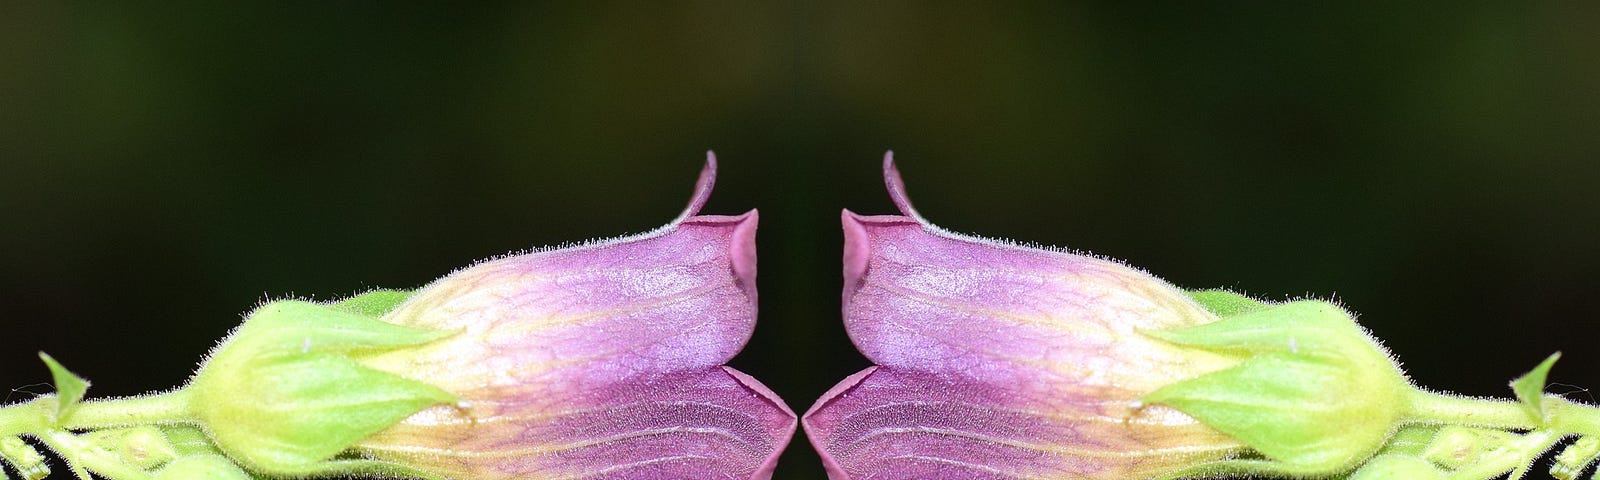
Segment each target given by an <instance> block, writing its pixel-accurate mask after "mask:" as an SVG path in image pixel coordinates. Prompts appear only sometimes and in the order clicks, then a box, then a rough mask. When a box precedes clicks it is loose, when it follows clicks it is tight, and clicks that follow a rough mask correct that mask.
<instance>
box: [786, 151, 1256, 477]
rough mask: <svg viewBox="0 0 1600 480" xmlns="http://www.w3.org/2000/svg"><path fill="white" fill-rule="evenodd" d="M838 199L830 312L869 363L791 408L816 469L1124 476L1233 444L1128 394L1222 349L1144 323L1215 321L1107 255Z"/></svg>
mask: <svg viewBox="0 0 1600 480" xmlns="http://www.w3.org/2000/svg"><path fill="white" fill-rule="evenodd" d="M884 175H885V177H886V178H885V181H886V183H887V185H888V190H889V194H890V196H891V197H892V198H893V199H894V202H895V204H896V205H898V206H899V208H900V211H901V213H902V215H887V216H862V215H857V214H855V213H852V212H850V211H848V210H846V211H845V212H844V215H843V217H844V218H843V221H844V233H845V248H844V277H845V287H844V321H845V327H846V329H847V330H848V331H849V334H850V338H851V340H852V341H854V342H855V345H856V347H857V348H858V349H860V350H861V352H862V353H863V354H865V355H866V356H867V358H868V359H871V360H872V361H873V362H874V363H876V364H877V365H878V366H874V367H872V368H869V369H867V370H865V371H863V372H860V373H858V374H856V375H853V376H851V377H849V378H847V379H845V380H844V382H842V383H840V384H839V385H838V386H835V387H834V388H833V389H832V390H830V391H829V392H828V393H826V394H825V395H824V396H823V397H822V398H821V399H819V400H818V401H817V402H816V404H815V405H814V406H813V407H812V408H811V410H810V411H809V412H807V413H806V414H805V416H804V419H803V423H804V425H805V428H806V433H807V435H808V436H809V438H810V440H811V443H812V444H813V445H814V446H815V447H816V449H817V451H818V452H820V453H821V455H822V457H823V460H824V463H825V464H826V467H827V469H828V473H829V478H832V479H835V480H843V479H868V478H886V479H912V478H915V479H922V480H931V479H961V480H977V479H1015V478H1083V479H1117V480H1125V479H1133V478H1149V477H1153V476H1158V475H1161V474H1164V473H1170V472H1172V471H1174V470H1176V469H1178V468H1181V467H1182V466H1185V465H1192V464H1196V463H1200V462H1203V461H1207V460H1217V459H1222V458H1225V457H1227V456H1229V455H1230V454H1233V453H1235V452H1238V451H1240V450H1241V449H1242V446H1241V444H1240V443H1239V442H1238V441H1237V440H1235V439H1233V438H1231V437H1229V436H1227V435H1224V434H1221V433H1219V432H1217V431H1216V430H1214V429H1212V428H1210V427H1207V426H1206V425H1204V424H1201V423H1199V422H1197V421H1196V420H1194V419H1193V418H1191V417H1189V416H1186V415H1184V414H1183V413H1180V412H1178V411H1177V410H1174V409H1172V408H1169V407H1166V406H1163V405H1145V404H1142V403H1140V402H1139V401H1138V399H1139V398H1141V396H1143V395H1145V394H1147V393H1150V392H1151V391H1154V390H1156V389H1158V388H1160V387H1162V386H1164V385H1168V384H1171V383H1174V382H1177V381H1180V380H1185V379H1189V378H1193V377H1195V376H1198V375H1201V374H1205V373H1208V372H1212V371H1215V370H1218V369H1221V368H1225V367H1227V366H1229V365H1232V364H1233V363H1235V362H1236V361H1237V360H1236V359H1232V358H1229V357H1225V356H1223V355H1220V354H1214V353H1209V352H1204V351H1198V350H1194V349H1185V348H1182V347H1179V346H1175V345H1172V344H1169V343H1166V342H1163V341H1160V340H1157V339H1155V338H1152V337H1149V336H1146V335H1143V334H1141V333H1140V332H1141V331H1145V330H1165V329H1173V328H1179V327H1185V326H1192V325H1198V324H1203V323H1207V322H1212V321H1215V320H1217V317H1216V316H1215V315H1213V314H1212V313H1211V312H1209V311H1207V310H1206V309H1205V308H1204V307H1202V306H1201V305H1199V304H1197V303H1196V302H1195V301H1194V300H1191V299H1190V298H1189V297H1188V296H1187V295H1186V294H1185V293H1184V292H1182V291H1180V290H1178V289H1177V288H1174V287H1173V286H1171V285H1169V284H1167V283H1166V282H1164V281H1162V280H1160V279H1158V278H1155V277H1153V276H1151V275H1149V274H1147V273H1145V272H1142V271H1139V270H1137V269H1134V268H1131V267H1128V266H1127V265H1123V264H1121V263H1118V262H1115V261H1111V260H1106V259H1102V258H1096V257H1090V256H1085V255H1079V254H1073V253H1070V252H1065V251H1060V250H1053V249H1043V248H1031V247H1024V246H1019V245H1015V244H1011V243H1007V242H1003V241H995V240H989V239H983V238H977V237H970V236H965V235H959V234H955V233H951V232H948V231H946V230H943V229H941V228H939V227H936V226H934V225H932V224H930V223H928V222H927V221H926V220H923V219H922V217H921V216H919V215H918V214H917V213H916V211H915V210H913V209H912V207H911V204H910V202H909V201H907V199H906V195H905V191H904V188H903V186H902V184H901V180H900V176H899V173H898V172H897V171H896V170H895V167H894V163H893V161H892V158H890V157H886V158H885V159H884Z"/></svg>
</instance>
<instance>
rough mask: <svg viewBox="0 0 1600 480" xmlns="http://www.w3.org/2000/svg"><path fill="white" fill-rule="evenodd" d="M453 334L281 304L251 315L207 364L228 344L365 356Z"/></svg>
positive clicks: (261, 350) (260, 351) (261, 351)
mask: <svg viewBox="0 0 1600 480" xmlns="http://www.w3.org/2000/svg"><path fill="white" fill-rule="evenodd" d="M454 334H455V332H451V331H441V330H428V329H422V328H412V327H406V326H401V325H396V324H393V323H389V322H385V321H381V320H377V319H375V318H372V317H371V316H368V315H362V314H358V313H353V312H350V311H348V310H345V309H343V308H340V307H337V306H329V305H322V304H317V303H311V302H302V301H297V300H285V301H279V302H273V303H269V304H266V305H262V306H261V308H257V309H256V311H254V312H251V314H250V317H249V318H247V319H245V322H244V324H243V325H240V326H239V329H238V330H236V331H235V332H234V333H233V335H231V336H229V338H228V339H227V340H224V341H223V345H221V346H219V347H218V348H217V351H215V352H214V353H213V355H212V358H211V359H210V360H209V361H208V362H207V363H208V364H209V363H215V362H217V361H219V360H220V359H219V357H221V356H224V355H228V352H227V350H228V349H230V347H231V345H232V344H240V343H250V344H251V348H253V349H255V351H254V352H253V355H294V354H296V353H308V352H336V353H345V352H369V351H383V350H389V349H394V348H399V347H407V346H414V345H422V344H425V343H428V342H432V341H434V340H438V339H441V338H445V337H449V336H451V335H454ZM234 348H237V347H234Z"/></svg>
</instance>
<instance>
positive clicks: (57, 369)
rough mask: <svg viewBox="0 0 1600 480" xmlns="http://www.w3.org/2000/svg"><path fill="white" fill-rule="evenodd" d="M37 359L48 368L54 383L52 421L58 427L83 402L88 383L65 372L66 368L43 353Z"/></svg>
mask: <svg viewBox="0 0 1600 480" xmlns="http://www.w3.org/2000/svg"><path fill="white" fill-rule="evenodd" d="M39 359H40V360H43V361H44V364H45V366H46V367H49V368H50V376H51V377H52V378H53V379H54V380H55V382H56V410H55V414H54V415H55V418H53V419H52V420H53V421H55V423H56V424H57V425H60V424H61V422H63V421H65V420H66V418H67V416H68V415H71V414H72V411H73V410H75V409H77V408H78V403H79V402H82V401H83V394H84V393H85V392H88V391H89V381H88V380H84V379H83V377H80V376H78V375H77V374H75V373H72V371H71V370H67V367H63V366H61V363H60V362H57V361H56V359H54V358H51V357H50V355H48V354H46V353H44V352H39Z"/></svg>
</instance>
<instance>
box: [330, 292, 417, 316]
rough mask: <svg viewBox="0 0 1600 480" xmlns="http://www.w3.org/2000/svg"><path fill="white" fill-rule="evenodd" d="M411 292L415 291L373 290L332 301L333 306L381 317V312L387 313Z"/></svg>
mask: <svg viewBox="0 0 1600 480" xmlns="http://www.w3.org/2000/svg"><path fill="white" fill-rule="evenodd" d="M413 293H416V291H415V290H386V289H381V290H373V291H370V292H367V293H363V294H360V295H356V296H354V297H350V298H346V299H344V300H340V301H339V302H338V303H334V304H333V307H334V308H338V309H340V310H344V311H346V312H350V313H355V314H360V315H366V316H369V317H381V316H383V314H385V313H389V311H390V310H394V308H395V307H398V306H400V303H401V302H405V301H406V299H407V298H411V294H413Z"/></svg>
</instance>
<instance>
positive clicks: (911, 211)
mask: <svg viewBox="0 0 1600 480" xmlns="http://www.w3.org/2000/svg"><path fill="white" fill-rule="evenodd" d="M883 185H884V186H885V187H888V189H889V199H891V200H894V206H895V208H899V209H900V214H901V215H905V216H908V217H911V218H915V219H917V220H918V221H921V220H922V215H919V214H917V209H916V208H915V207H912V206H911V199H910V198H909V197H907V196H906V183H905V181H904V180H901V179H900V169H899V168H897V167H895V165H894V151H893V150H890V151H888V152H885V153H884V154H883Z"/></svg>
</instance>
